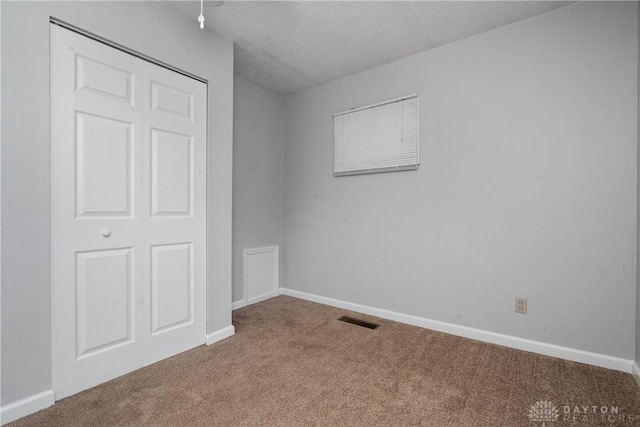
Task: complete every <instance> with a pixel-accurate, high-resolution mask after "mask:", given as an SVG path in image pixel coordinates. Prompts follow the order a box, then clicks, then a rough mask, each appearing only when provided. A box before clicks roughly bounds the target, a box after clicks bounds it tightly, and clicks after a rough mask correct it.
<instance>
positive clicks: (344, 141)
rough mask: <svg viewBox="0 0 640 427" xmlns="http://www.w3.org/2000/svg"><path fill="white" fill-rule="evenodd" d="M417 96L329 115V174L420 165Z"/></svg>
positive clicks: (372, 171)
mask: <svg viewBox="0 0 640 427" xmlns="http://www.w3.org/2000/svg"><path fill="white" fill-rule="evenodd" d="M418 122H419V102H418V95H417V94H414V95H408V96H404V97H402V98H397V99H392V100H389V101H385V102H381V103H379V104H375V105H369V106H366V107H361V108H356V109H353V110H349V111H345V112H343V113H338V114H335V115H334V116H333V135H334V138H333V175H334V176H343V175H355V174H363V173H376V172H392V171H401V170H414V169H417V168H418V165H419V164H420V144H419V135H418Z"/></svg>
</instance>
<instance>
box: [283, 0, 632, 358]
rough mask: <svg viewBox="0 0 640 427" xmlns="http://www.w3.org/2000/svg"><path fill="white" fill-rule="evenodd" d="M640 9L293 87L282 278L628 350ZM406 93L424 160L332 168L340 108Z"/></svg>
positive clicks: (520, 31) (540, 337)
mask: <svg viewBox="0 0 640 427" xmlns="http://www.w3.org/2000/svg"><path fill="white" fill-rule="evenodd" d="M637 7H638V6H637V3H635V2H634V3H631V2H629V3H590V2H584V3H578V4H576V5H571V6H568V7H565V8H562V9H558V10H556V11H553V12H550V13H548V14H545V15H541V16H538V17H534V18H531V19H528V20H525V21H521V22H518V23H515V24H512V25H509V26H506V27H502V28H499V29H496V30H493V31H490V32H486V33H483V34H481V35H478V36H475V37H471V38H468V39H465V40H462V41H460V42H457V43H454V44H450V45H447V46H443V47H440V48H437V49H434V50H431V51H427V52H424V53H421V54H418V55H415V56H412V57H410V58H407V59H404V60H401V61H398V62H394V63H391V64H388V65H385V66H382V67H379V68H375V69H372V70H368V71H365V72H362V73H360V74H356V75H353V76H350V77H346V78H343V79H340V80H337V81H335V82H331V83H328V84H325V85H322V86H319V87H316V88H312V89H309V90H306V91H303V92H300V93H297V94H294V95H291V96H289V97H287V98H285V115H284V117H285V125H284V183H285V187H284V201H285V202H284V223H285V225H286V227H285V233H284V236H285V237H284V246H285V248H286V257H285V261H284V277H283V282H284V286H285V287H287V288H290V289H295V290H299V291H303V292H309V293H312V294H316V295H321V296H326V297H331V298H336V299H339V300H345V301H350V302H354V303H359V304H364V305H368V306H373V307H378V308H384V309H388V310H393V311H398V312H401V313H406V314H412V315H417V316H421V317H426V318H430V319H436V320H440V321H444V322H450V323H454V324H458V325H464V326H470V327H474V328H479V329H483V330H488V331H493V332H498V333H503V334H508V335H512V336H517V337H523V338H527V339H532V340H536V341H542V342H546V343H552V344H557V345H561V346H567V347H570V348H576V349H583V350H587V351H593V352H597V353H603V354H607V355H611V356H619V357H622V358H625V359H632V358H633V354H634V345H633V341H634V333H635V332H634V329H635V328H634V325H635V290H636V279H635V247H636V237H635V236H636V196H637V194H636V180H637V177H636V150H637V143H638V141H637V138H636V126H637V115H636V110H635V108H636V99H637V96H638V80H637V66H638V64H637V40H638V39H637V37H636V31H637V24H638V13H637ZM413 92H419V93H420V102H421V119H420V126H421V157H422V164H421V166H420V169H419V170H418V171H415V172H401V173H388V174H377V175H364V176H353V177H342V178H334V177H333V176H332V140H333V134H332V115H333V114H334V113H336V112H339V111H344V110H346V109H349V108H351V107H357V106H360V105H366V104H369V103H373V102H376V101H381V100H385V99H390V98H394V97H397V96H400V95H405V94H409V93H413ZM516 296H519V297H523V298H528V300H529V314H527V315H521V314H516V313H514V297H516Z"/></svg>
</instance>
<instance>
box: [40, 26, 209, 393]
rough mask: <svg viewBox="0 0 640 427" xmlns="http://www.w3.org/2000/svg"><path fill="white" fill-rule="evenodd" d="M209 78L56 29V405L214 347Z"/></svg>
mask: <svg viewBox="0 0 640 427" xmlns="http://www.w3.org/2000/svg"><path fill="white" fill-rule="evenodd" d="M206 117H207V114H206V84H205V83H202V82H200V81H198V80H195V79H193V78H190V77H187V76H185V75H182V74H179V73H177V72H173V71H170V70H168V69H166V68H163V67H160V66H158V65H156V64H153V63H150V62H147V61H145V60H142V59H140V58H138V57H135V56H133V55H130V54H127V53H124V52H122V51H120V50H117V49H115V48H113V47H110V46H107V45H105V44H103V43H100V42H97V41H94V40H92V39H89V38H87V37H85V36H82V35H80V34H77V33H74V32H72V31H70V30H67V29H64V28H61V27H59V26H57V25H51V302H52V306H51V327H52V385H53V389H54V391H55V393H56V398H57V399H60V398H63V397H65V396H68V395H71V394H74V393H76V392H78V391H81V390H84V389H87V388H89V387H92V386H94V385H97V384H100V383H102V382H104V381H107V380H109V379H112V378H115V377H117V376H120V375H122V374H125V373H127V372H130V371H132V370H135V369H138V368H140V367H142V366H145V365H148V364H151V363H153V362H156V361H158V360H161V359H163V358H166V357H169V356H172V355H174V354H177V353H180V352H182V351H185V350H187V349H189V348H192V347H195V346H197V345H200V344H203V343H204V342H205V334H206V298H205V293H206Z"/></svg>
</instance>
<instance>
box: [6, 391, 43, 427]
mask: <svg viewBox="0 0 640 427" xmlns="http://www.w3.org/2000/svg"><path fill="white" fill-rule="evenodd" d="M55 401H56V395H55V393H54V392H53V390H47V391H43V392H41V393H37V394H34V395H32V396H29V397H26V398H24V399H20V400H18V401H16V402H13V403H9V404H8V405H4V406H3V407H2V408H0V425H5V424H7V423H10V422H11V421H15V420H17V419H18V418H22V417H26V416H27V415H29V414H33V413H34V412H38V411H39V410H41V409H45V408H48V407H49V406H51V405H53V404H54V403H55Z"/></svg>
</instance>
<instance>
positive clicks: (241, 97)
mask: <svg viewBox="0 0 640 427" xmlns="http://www.w3.org/2000/svg"><path fill="white" fill-rule="evenodd" d="M283 111H284V100H283V98H282V97H281V96H279V95H276V94H274V93H272V92H269V91H267V90H264V89H262V88H260V87H258V86H255V85H253V84H251V83H249V82H247V81H245V80H242V79H240V78H237V77H236V78H235V85H234V105H233V301H239V300H242V299H244V297H245V295H244V286H243V283H244V282H243V281H244V276H243V269H242V268H243V252H244V250H245V249H251V248H257V247H262V246H274V245H278V246H280V253H281V254H282V203H283V200H282V191H283V189H282V123H283V117H282V114H283ZM280 262H281V263H282V256H281V257H280ZM280 271H282V268H280Z"/></svg>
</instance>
